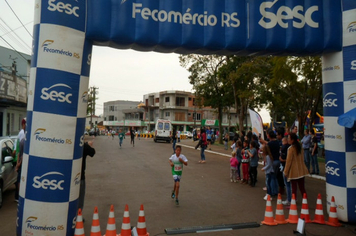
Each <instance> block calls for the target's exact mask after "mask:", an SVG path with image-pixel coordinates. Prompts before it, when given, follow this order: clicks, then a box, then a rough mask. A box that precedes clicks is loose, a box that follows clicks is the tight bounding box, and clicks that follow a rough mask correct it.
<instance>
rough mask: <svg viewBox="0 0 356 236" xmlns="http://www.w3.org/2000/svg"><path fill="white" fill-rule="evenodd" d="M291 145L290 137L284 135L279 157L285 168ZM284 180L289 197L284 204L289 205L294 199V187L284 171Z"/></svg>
mask: <svg viewBox="0 0 356 236" xmlns="http://www.w3.org/2000/svg"><path fill="white" fill-rule="evenodd" d="M289 147H290V145H289V144H288V138H287V137H284V138H283V139H282V147H281V156H280V158H279V160H280V161H281V164H282V167H283V170H284V169H285V166H286V160H287V152H288V148H289ZM283 170H282V171H283ZM283 180H284V185H285V186H286V192H287V199H286V200H285V201H283V202H282V204H283V205H287V206H289V205H290V203H291V201H292V189H291V185H290V182H289V181H288V180H287V177H286V176H285V175H284V173H283Z"/></svg>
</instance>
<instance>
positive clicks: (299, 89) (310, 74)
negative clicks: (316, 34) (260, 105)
mask: <svg viewBox="0 0 356 236" xmlns="http://www.w3.org/2000/svg"><path fill="white" fill-rule="evenodd" d="M273 62H274V67H273V78H272V79H271V80H270V82H269V84H268V87H269V88H270V89H271V91H272V94H273V96H272V97H271V99H270V108H271V109H273V110H274V111H275V113H276V114H283V113H291V114H293V113H294V114H295V118H297V120H298V122H299V124H300V125H299V134H300V135H301V136H302V135H303V129H304V123H305V121H306V118H307V115H308V111H309V110H311V118H312V120H313V118H314V117H315V114H316V112H317V111H318V110H319V108H320V105H321V100H322V81H321V60H320V57H310V56H309V57H275V58H274V59H273ZM311 123H312V122H310V128H311Z"/></svg>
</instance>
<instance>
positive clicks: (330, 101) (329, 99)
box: [323, 92, 337, 107]
mask: <svg viewBox="0 0 356 236" xmlns="http://www.w3.org/2000/svg"><path fill="white" fill-rule="evenodd" d="M333 96H336V93H332V92H330V93H327V94H325V96H324V98H323V107H337V104H336V102H337V98H335V97H333Z"/></svg>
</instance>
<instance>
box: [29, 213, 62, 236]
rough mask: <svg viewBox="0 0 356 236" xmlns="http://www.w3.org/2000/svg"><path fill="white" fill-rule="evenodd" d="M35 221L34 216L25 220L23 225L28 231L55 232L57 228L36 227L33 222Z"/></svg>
mask: <svg viewBox="0 0 356 236" xmlns="http://www.w3.org/2000/svg"><path fill="white" fill-rule="evenodd" d="M36 220H37V217H35V216H30V217H28V218H27V219H26V221H25V224H26V227H27V228H28V229H32V230H41V231H56V230H57V228H56V227H55V226H47V225H44V226H41V225H36V224H35V223H34V222H35V221H36ZM31 235H32V234H31Z"/></svg>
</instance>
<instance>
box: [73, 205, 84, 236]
mask: <svg viewBox="0 0 356 236" xmlns="http://www.w3.org/2000/svg"><path fill="white" fill-rule="evenodd" d="M76 221H77V222H76V223H75V231H74V236H85V234H84V225H83V216H82V209H80V208H79V210H78V215H77V220H76Z"/></svg>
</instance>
